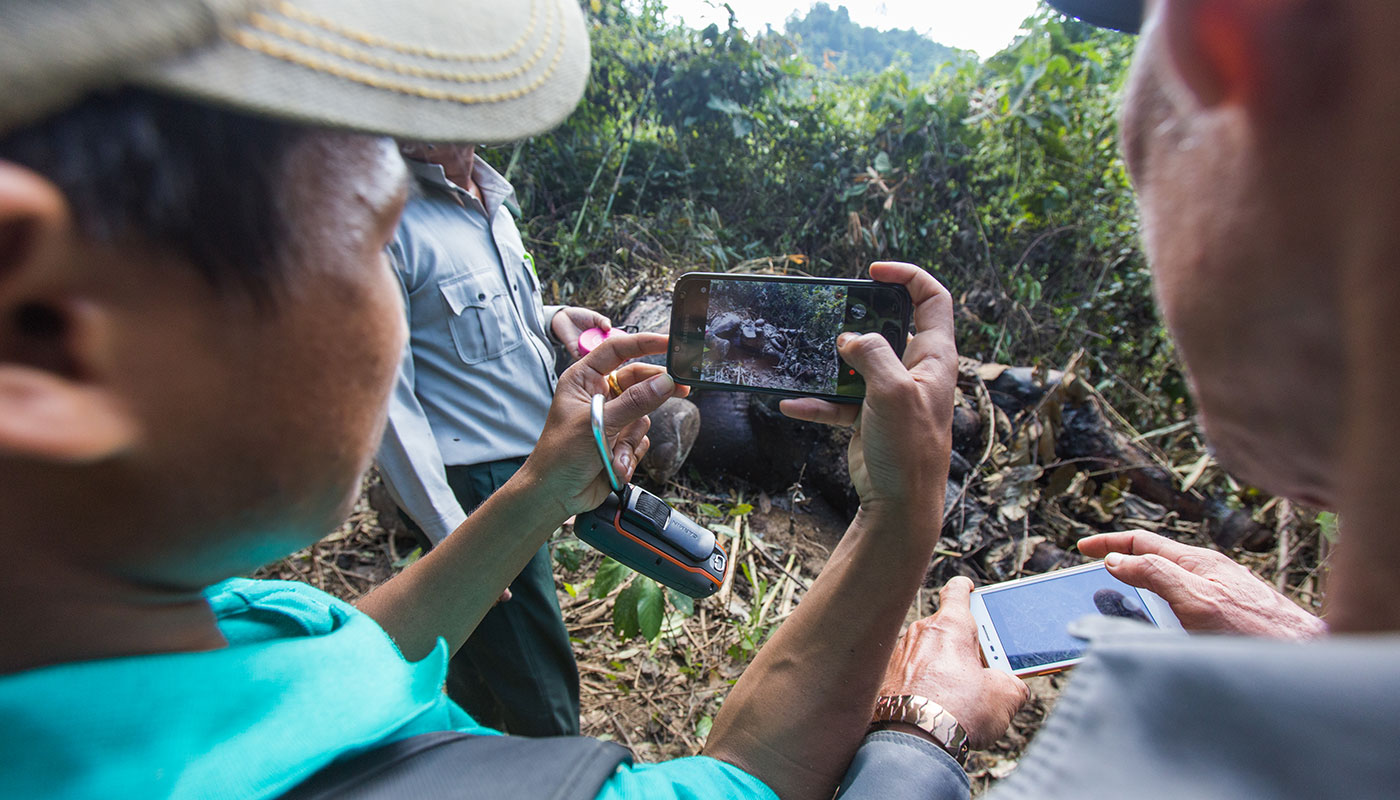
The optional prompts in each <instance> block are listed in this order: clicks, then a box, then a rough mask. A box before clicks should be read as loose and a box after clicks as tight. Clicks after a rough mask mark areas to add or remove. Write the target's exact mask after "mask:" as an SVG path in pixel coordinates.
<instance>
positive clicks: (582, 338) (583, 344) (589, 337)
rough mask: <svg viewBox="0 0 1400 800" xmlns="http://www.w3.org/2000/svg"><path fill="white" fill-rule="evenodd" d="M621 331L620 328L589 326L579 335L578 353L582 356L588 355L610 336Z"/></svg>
mask: <svg viewBox="0 0 1400 800" xmlns="http://www.w3.org/2000/svg"><path fill="white" fill-rule="evenodd" d="M620 332H621V331H620V329H618V328H608V329H607V330H603V329H602V328H589V329H588V330H586V331H584V332H583V333H580V334H579V335H578V354H579V355H581V356H586V355H588V354H589V353H591V352H592V351H594V350H597V349H598V345H600V344H602V343H603V342H604V341H605V340H606V339H607V338H608V337H609V336H612V335H613V334H614V333H620Z"/></svg>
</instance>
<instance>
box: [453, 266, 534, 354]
mask: <svg viewBox="0 0 1400 800" xmlns="http://www.w3.org/2000/svg"><path fill="white" fill-rule="evenodd" d="M471 278H472V276H470V275H465V276H461V277H458V278H453V279H452V280H449V281H446V282H443V283H440V284H438V291H440V292H442V298H443V300H445V301H447V308H448V310H449V311H450V312H451V314H450V316H449V317H448V318H447V328H448V330H449V331H450V332H451V333H452V342H453V344H455V345H456V346H457V355H458V356H459V357H461V359H462V361H464V362H466V363H467V364H480V363H481V362H483V361H490V360H491V359H493V358H500V357H501V356H503V355H505V354H506V353H509V352H510V351H511V350H514V349H515V348H517V347H519V346H520V343H521V341H523V340H522V338H521V332H520V325H519V324H518V323H517V322H516V320H515V313H514V312H515V308H514V306H513V305H512V304H511V301H510V296H509V295H507V294H506V291H505V290H504V289H494V288H491V287H488V286H482V285H480V284H479V283H477V282H476V281H473V280H472V279H471Z"/></svg>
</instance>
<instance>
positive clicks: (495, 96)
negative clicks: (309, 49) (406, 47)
mask: <svg viewBox="0 0 1400 800" xmlns="http://www.w3.org/2000/svg"><path fill="white" fill-rule="evenodd" d="M225 37H226V38H227V39H228V40H229V41H230V42H232V43H233V44H236V45H238V46H240V47H243V48H246V49H248V50H252V51H254V52H258V53H262V54H264V55H268V56H271V57H273V58H276V59H279V60H282V61H286V62H289V63H292V64H296V65H298V66H301V67H305V68H307V69H310V70H313V71H315V72H320V73H324V74H326V75H331V76H333V77H336V78H341V79H343V80H348V81H351V82H353V83H358V84H362V85H364V86H368V87H370V88H373V89H382V90H384V91H389V92H394V93H396V94H404V95H410V96H413V97H422V98H424V99H427V100H442V101H447V102H454V103H461V104H463V105H476V104H480V103H499V102H503V101H506V100H515V99H518V98H520V97H524V96H525V95H527V94H529V93H531V92H533V91H535V90H536V89H538V88H539V87H540V86H542V85H544V83H545V81H547V80H549V78H550V77H551V76H552V75H553V74H554V72H555V70H557V69H558V67H559V62H560V60H562V58H563V56H564V44H565V41H566V39H565V37H564V36H563V35H561V36H560V37H559V44H558V46H557V47H556V48H555V51H554V58H553V59H551V60H550V62H549V66H548V67H546V68H545V70H544V72H543V73H541V74H540V75H539V76H537V77H536V78H535V79H534V80H533V81H531V82H530V83H529V84H527V85H525V86H519V87H516V88H514V89H508V90H505V91H501V92H494V93H491V94H472V93H469V92H457V91H451V90H447V89H436V88H433V87H430V86H414V85H413V84H409V83H404V82H402V81H396V80H393V79H391V78H383V77H380V76H377V75H373V74H370V73H368V72H364V71H362V70H357V69H352V68H350V67H346V66H344V65H342V64H337V63H335V62H332V61H328V60H326V59H323V58H319V57H317V56H315V55H311V54H308V53H303V52H299V51H297V50H295V49H293V48H289V47H287V46H285V45H282V44H279V43H277V42H275V41H270V40H268V39H267V38H266V37H263V36H260V35H258V34H255V33H251V32H249V31H243V30H231V31H227V32H225Z"/></svg>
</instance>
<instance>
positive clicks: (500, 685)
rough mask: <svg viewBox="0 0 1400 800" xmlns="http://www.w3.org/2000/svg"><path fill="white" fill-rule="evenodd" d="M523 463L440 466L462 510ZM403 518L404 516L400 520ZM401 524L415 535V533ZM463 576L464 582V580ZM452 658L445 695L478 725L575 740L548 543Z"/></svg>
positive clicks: (570, 676) (572, 675) (574, 683)
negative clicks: (478, 723) (503, 600)
mask: <svg viewBox="0 0 1400 800" xmlns="http://www.w3.org/2000/svg"><path fill="white" fill-rule="evenodd" d="M524 463H525V459H523V458H519V459H509V460H506V461H491V462H487V463H485V464H472V465H470V466H456V467H448V468H447V483H448V485H449V486H451V487H452V492H453V494H455V495H456V496H457V501H458V502H459V503H461V504H462V508H465V509H468V511H470V510H471V509H474V508H476V507H477V506H479V505H481V503H482V501H483V500H485V499H486V498H487V497H489V496H490V495H491V493H492V492H494V491H496V490H497V489H499V488H501V486H503V485H504V484H505V482H506V481H508V480H510V477H511V476H512V475H514V474H515V471H516V470H518V469H520V465H521V464H524ZM404 516H405V519H407V515H404ZM409 527H410V528H411V529H413V530H414V531H415V532H416V533H419V534H420V538H422V539H423V540H424V542H426V541H427V537H424V536H421V531H419V530H418V529H417V526H416V525H413V524H412V523H411V521H410V525H409ZM468 579H469V578H468ZM510 592H511V598H510V599H509V600H507V601H506V602H504V603H500V604H497V605H496V606H495V607H494V608H492V609H491V610H490V611H489V612H487V614H486V617H485V618H484V619H482V620H481V624H480V625H478V626H477V627H476V630H475V631H474V632H473V633H472V635H471V638H470V639H468V640H467V642H466V644H464V645H462V648H461V649H460V650H458V651H457V654H456V655H455V656H453V657H452V662H451V664H450V666H449V667H448V670H447V694H448V696H449V697H451V698H452V699H453V700H454V701H456V702H457V704H458V705H460V706H462V708H465V709H466V710H467V713H469V714H471V715H472V717H473V718H475V719H476V720H477V721H478V722H480V723H482V724H483V725H488V726H490V727H492V728H495V729H497V730H502V731H506V732H508V733H512V734H515V735H517V736H577V735H578V732H579V721H578V714H579V705H578V665H577V664H575V663H574V653H573V647H572V646H571V645H570V643H569V631H568V629H567V628H565V627H564V619H563V616H562V615H561V614H560V611H559V598H558V596H557V595H555V593H554V570H553V565H552V563H551V560H550V556H549V546H548V545H545V546H544V547H541V548H540V550H539V552H538V553H535V555H534V557H533V558H531V559H530V563H528V564H526V565H525V569H524V570H523V571H522V572H521V573H520V574H519V575H518V576H516V578H515V580H514V581H512V582H511V584H510Z"/></svg>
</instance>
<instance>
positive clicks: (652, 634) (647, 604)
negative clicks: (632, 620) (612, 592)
mask: <svg viewBox="0 0 1400 800" xmlns="http://www.w3.org/2000/svg"><path fill="white" fill-rule="evenodd" d="M638 584H640V588H638V590H637V624H638V625H639V626H640V627H641V629H642V635H643V636H645V637H646V638H647V641H656V637H658V636H660V635H661V621H662V620H663V619H665V617H666V595H665V593H664V592H662V590H661V585H660V584H658V583H657V582H656V581H653V580H650V579H648V578H638V579H637V580H635V581H633V583H632V585H633V586H637V585H638ZM628 588H631V587H628Z"/></svg>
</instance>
